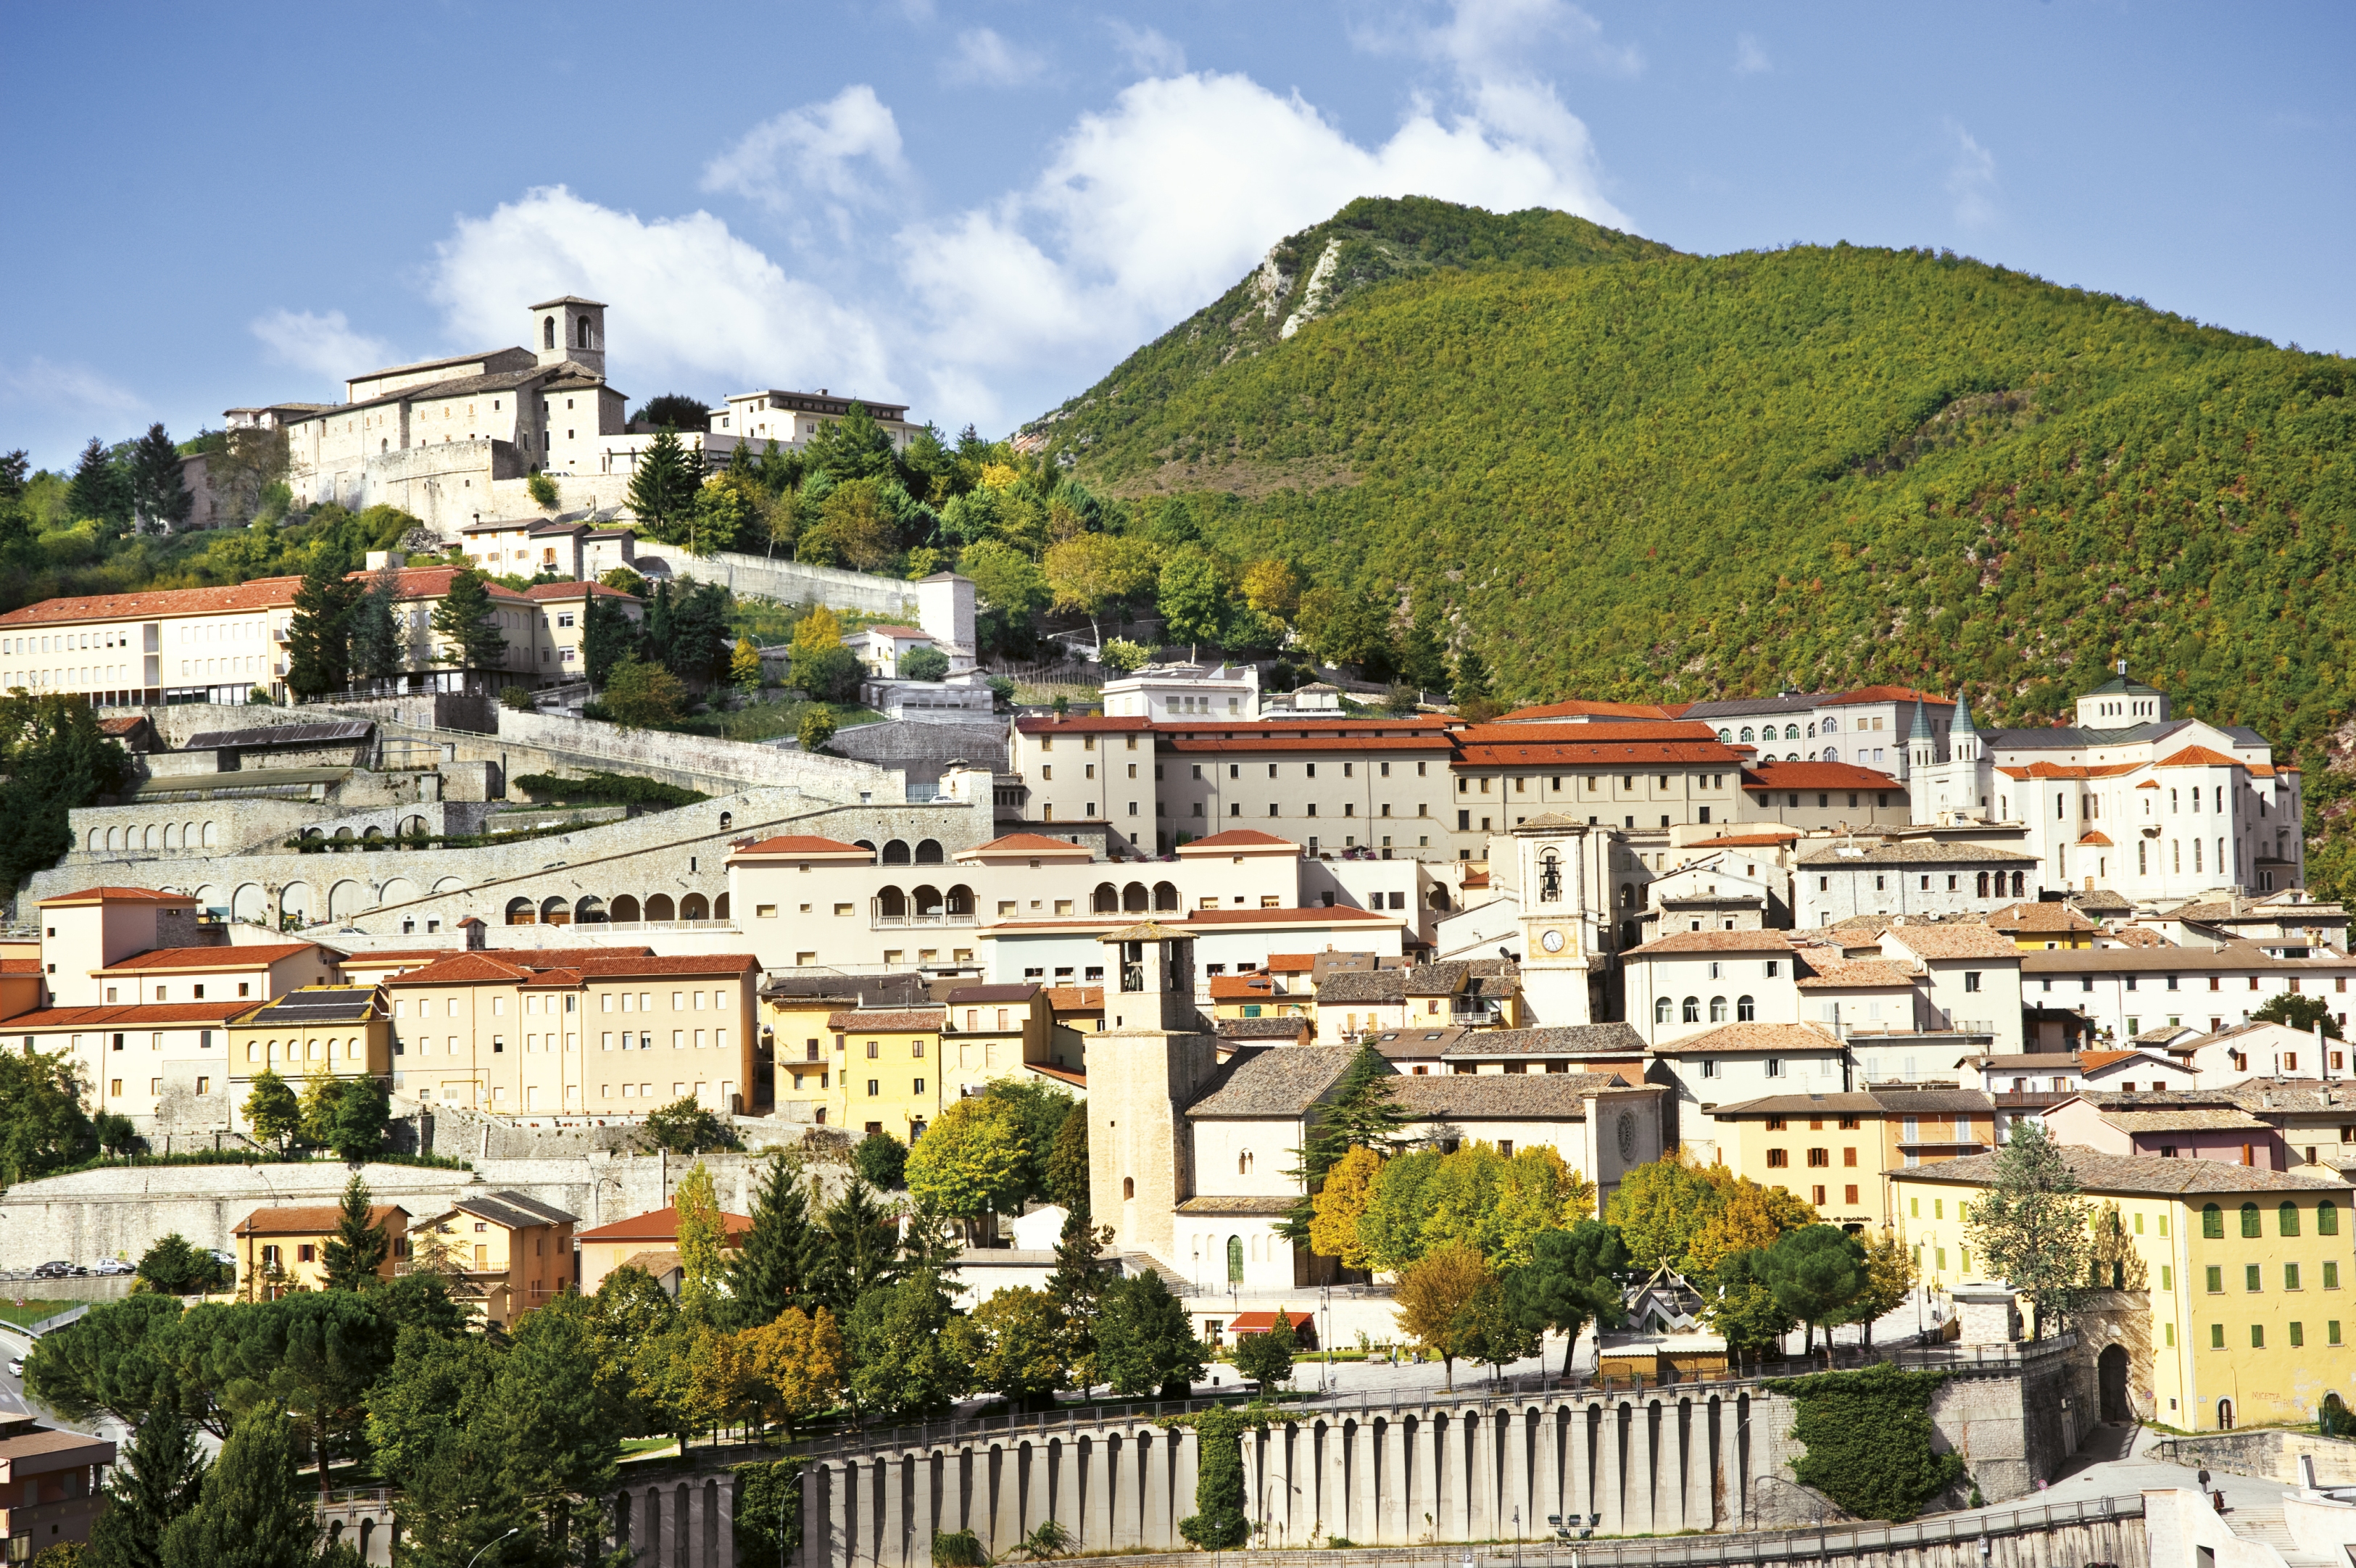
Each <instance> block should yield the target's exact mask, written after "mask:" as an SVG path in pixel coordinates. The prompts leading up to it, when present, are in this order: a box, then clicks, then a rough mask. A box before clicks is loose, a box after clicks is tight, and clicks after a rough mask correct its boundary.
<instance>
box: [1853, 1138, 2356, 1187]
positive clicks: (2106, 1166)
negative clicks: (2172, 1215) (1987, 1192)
mask: <svg viewBox="0 0 2356 1568" xmlns="http://www.w3.org/2000/svg"><path fill="white" fill-rule="evenodd" d="M1997 1157H1998V1156H1997V1155H1965V1157H1964V1158H1962V1159H1958V1160H1948V1161H1945V1162H1944V1163H1942V1164H1939V1165H1910V1166H1907V1167H1905V1168H1904V1169H1901V1170H1894V1171H1891V1172H1890V1176H1891V1178H1892V1179H1894V1180H1897V1181H1928V1182H1940V1183H1947V1182H1955V1183H1967V1184H1969V1185H1972V1186H1975V1187H1985V1186H1987V1185H1989V1184H1990V1183H1992V1182H1994V1181H1995V1180H1996V1163H1997ZM2061 1157H2062V1158H2063V1159H2064V1160H2066V1161H2067V1162H2068V1163H2069V1165H2070V1172H2071V1174H2072V1176H2076V1177H2077V1178H2078V1187H2079V1189H2080V1190H2081V1191H2083V1192H2088V1193H2096V1194H2104V1193H2132V1194H2136V1195H2141V1196H2149V1197H2186V1196H2192V1195H2201V1194H2208V1193H2227V1192H2277V1193H2283V1194H2286V1195H2288V1194H2309V1195H2313V1196H2315V1197H2331V1196H2332V1195H2333V1194H2335V1193H2339V1194H2345V1193H2346V1192H2347V1190H2348V1188H2347V1187H2345V1186H2344V1185H2342V1184H2340V1183H2339V1182H2337V1181H2331V1182H2326V1181H2322V1180H2319V1179H2315V1178H2311V1177H2308V1176H2299V1175H2297V1174H2295V1173H2293V1172H2290V1171H2268V1170H2260V1169H2258V1168H2257V1167H2255V1166H2254V1165H2227V1164H2226V1163H2225V1162H2224V1161H2222V1160H2160V1159H2154V1158H2153V1157H2152V1156H2150V1155H2105V1154H2100V1153H2097V1152H2096V1151H2094V1150H2093V1149H2089V1148H2085V1147H2083V1145H2080V1144H2062V1145H2061Z"/></svg>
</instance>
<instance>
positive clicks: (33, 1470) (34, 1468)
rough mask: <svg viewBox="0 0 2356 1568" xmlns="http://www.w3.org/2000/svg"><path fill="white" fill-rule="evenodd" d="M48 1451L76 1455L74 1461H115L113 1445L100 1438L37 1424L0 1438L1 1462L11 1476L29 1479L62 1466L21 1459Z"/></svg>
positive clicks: (90, 1462)
mask: <svg viewBox="0 0 2356 1568" xmlns="http://www.w3.org/2000/svg"><path fill="white" fill-rule="evenodd" d="M18 1408H19V1409H21V1408H22V1407H21V1406H20V1407H18ZM48 1454H74V1455H79V1457H77V1459H76V1460H75V1463H76V1464H96V1465H112V1464H113V1463H114V1454H115V1447H114V1444H112V1443H108V1442H105V1441H103V1440H102V1439H100V1438H96V1437H90V1436H86V1435H84V1434H81V1433H79V1432H62V1431H59V1430H57V1429H55V1428H52V1427H37V1428H35V1429H34V1430H33V1431H30V1432H20V1433H18V1434H16V1436H14V1437H0V1461H5V1463H6V1464H7V1465H8V1466H9V1475H10V1477H12V1478H13V1479H16V1480H20V1481H21V1480H30V1479H31V1478H32V1477H34V1476H35V1475H37V1474H38V1475H48V1474H50V1473H52V1472H54V1471H56V1470H58V1469H61V1468H64V1467H65V1466H57V1465H52V1466H48V1468H46V1469H45V1468H43V1466H38V1465H27V1464H25V1463H24V1462H23V1461H25V1460H27V1459H37V1458H40V1457H41V1456H42V1455H48Z"/></svg>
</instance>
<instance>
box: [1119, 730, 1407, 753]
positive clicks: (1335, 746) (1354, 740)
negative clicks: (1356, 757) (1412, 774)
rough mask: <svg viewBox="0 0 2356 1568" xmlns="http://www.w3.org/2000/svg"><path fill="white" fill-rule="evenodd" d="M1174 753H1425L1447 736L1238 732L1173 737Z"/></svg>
mask: <svg viewBox="0 0 2356 1568" xmlns="http://www.w3.org/2000/svg"><path fill="white" fill-rule="evenodd" d="M1163 744H1165V745H1167V746H1169V748H1170V749H1171V750H1173V751H1178V752H1195V751H1200V752H1226V751H1310V752H1315V753H1318V754H1319V755H1321V756H1323V755H1324V754H1326V753H1329V752H1342V751H1354V752H1360V751H1428V752H1443V751H1446V750H1447V749H1448V737H1447V736H1440V735H1344V734H1340V733H1335V734H1333V735H1323V736H1289V735H1253V734H1251V733H1249V732H1246V731H1238V732H1237V733H1236V734H1235V735H1233V736H1220V737H1216V738H1214V737H1212V736H1170V737H1168V738H1167V739H1166V740H1165V741H1164V743H1163Z"/></svg>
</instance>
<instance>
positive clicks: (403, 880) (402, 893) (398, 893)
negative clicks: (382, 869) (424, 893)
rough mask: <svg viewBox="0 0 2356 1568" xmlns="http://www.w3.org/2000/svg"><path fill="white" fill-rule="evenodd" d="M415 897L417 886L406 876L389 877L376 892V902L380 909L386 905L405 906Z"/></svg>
mask: <svg viewBox="0 0 2356 1568" xmlns="http://www.w3.org/2000/svg"><path fill="white" fill-rule="evenodd" d="M414 897H417V884H416V883H414V882H412V881H411V880H410V879H409V878H408V877H406V876H395V877H391V878H389V879H387V881H386V882H385V885H384V886H381V887H380V888H378V889H377V890H376V901H377V905H378V907H379V908H382V907H383V906H385V905H387V904H406V903H408V902H409V901H410V900H411V899H412V898H414Z"/></svg>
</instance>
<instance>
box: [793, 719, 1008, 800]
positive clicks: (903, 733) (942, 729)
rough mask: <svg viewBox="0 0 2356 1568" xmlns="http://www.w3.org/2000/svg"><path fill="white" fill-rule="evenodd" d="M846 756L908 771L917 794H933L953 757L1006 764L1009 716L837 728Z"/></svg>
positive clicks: (837, 744)
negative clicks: (969, 720) (935, 722)
mask: <svg viewBox="0 0 2356 1568" xmlns="http://www.w3.org/2000/svg"><path fill="white" fill-rule="evenodd" d="M831 744H832V746H833V748H834V749H835V750H836V751H839V752H841V754H842V755H843V756H845V757H856V758H857V759H858V760H860V761H862V762H867V763H872V764H873V765H874V766H875V767H878V768H890V769H892V770H894V771H895V772H898V773H900V774H901V775H903V776H904V778H905V780H906V783H905V789H907V792H908V797H909V799H911V800H930V799H932V793H933V789H934V787H935V786H936V784H937V781H938V780H939V779H940V777H941V775H942V774H944V773H947V772H948V770H949V767H950V765H951V764H952V763H956V762H968V763H971V764H972V765H974V766H975V767H977V768H989V769H991V771H992V772H1001V771H1003V770H1004V769H1005V768H1006V721H1005V720H1003V719H996V718H985V719H981V720H980V721H979V722H964V723H957V724H934V723H930V722H928V721H919V720H916V719H885V720H884V721H883V723H881V724H872V725H857V726H855V727H853V728H851V729H846V730H838V731H836V732H835V736H834V740H833V742H832V743H831Z"/></svg>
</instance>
